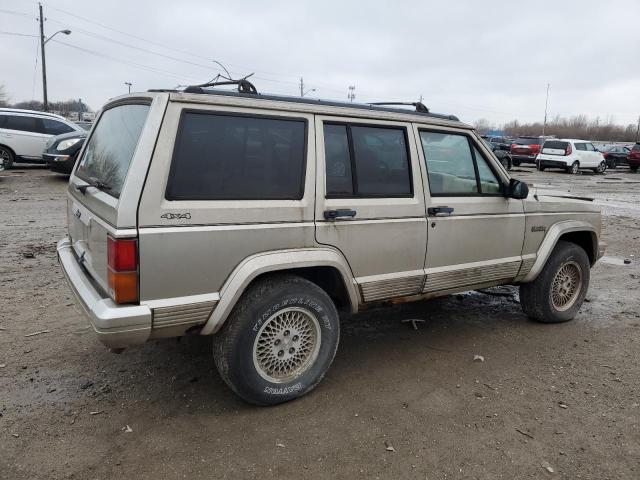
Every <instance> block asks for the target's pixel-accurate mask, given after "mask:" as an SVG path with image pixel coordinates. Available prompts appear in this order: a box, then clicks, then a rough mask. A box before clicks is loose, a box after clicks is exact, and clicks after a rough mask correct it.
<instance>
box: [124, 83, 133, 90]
mask: <svg viewBox="0 0 640 480" xmlns="http://www.w3.org/2000/svg"><path fill="white" fill-rule="evenodd" d="M124 84H125V85H126V86H127V87H129V93H131V85H133V83H131V82H124Z"/></svg>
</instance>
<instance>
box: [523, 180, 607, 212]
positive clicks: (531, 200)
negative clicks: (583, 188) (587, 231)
mask: <svg viewBox="0 0 640 480" xmlns="http://www.w3.org/2000/svg"><path fill="white" fill-rule="evenodd" d="M525 211H526V212H528V213H534V212H547V213H551V212H554V213H568V212H574V213H575V212H585V213H599V212H600V207H599V206H598V205H597V204H596V203H595V202H594V201H593V198H589V197H585V196H581V195H575V194H572V193H570V192H562V191H556V190H546V189H544V188H538V187H535V186H534V187H533V188H531V190H530V191H529V196H528V197H527V199H526V200H525Z"/></svg>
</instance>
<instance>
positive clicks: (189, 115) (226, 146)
mask: <svg viewBox="0 0 640 480" xmlns="http://www.w3.org/2000/svg"><path fill="white" fill-rule="evenodd" d="M305 132H306V123H305V121H304V120H298V119H280V118H267V117H258V116H256V117H249V116H240V115H221V114H212V113H205V112H185V113H184V114H183V115H182V119H181V122H180V128H179V130H178V136H177V138H176V145H175V149H174V152H173V161H172V163H171V171H170V173H169V182H168V185H167V192H166V197H167V199H169V200H297V199H301V198H302V196H303V194H304V174H305V138H306V133H305Z"/></svg>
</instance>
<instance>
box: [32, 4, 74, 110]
mask: <svg viewBox="0 0 640 480" xmlns="http://www.w3.org/2000/svg"><path fill="white" fill-rule="evenodd" d="M38 8H39V9H40V50H41V52H42V94H43V95H42V96H43V99H42V100H43V101H42V109H43V110H44V111H45V112H46V111H47V110H49V100H48V98H47V60H46V57H45V54H44V53H45V51H44V46H45V44H46V43H47V42H48V41H49V40H51V39H52V38H53V37H55V36H56V35H57V34H59V33H64V34H65V35H70V34H71V30H58V31H57V32H56V33H54V34H53V35H51V36H50V37H49V38H47V39H45V37H44V14H43V13H42V4H41V3H39V4H38Z"/></svg>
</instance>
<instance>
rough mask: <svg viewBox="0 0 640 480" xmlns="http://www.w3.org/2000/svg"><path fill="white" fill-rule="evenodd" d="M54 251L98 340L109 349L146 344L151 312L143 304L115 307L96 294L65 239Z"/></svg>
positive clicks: (96, 291)
mask: <svg viewBox="0 0 640 480" xmlns="http://www.w3.org/2000/svg"><path fill="white" fill-rule="evenodd" d="M57 250H58V261H59V262H60V266H61V267H62V271H63V273H64V276H65V278H66V279H67V283H68V284H69V286H70V287H71V290H72V292H73V294H74V296H75V297H76V302H77V303H78V305H80V306H81V307H82V309H83V310H84V312H85V314H86V316H87V317H88V318H89V322H90V323H91V326H92V327H93V330H94V331H95V332H96V334H97V335H98V339H99V340H100V341H101V342H102V343H103V344H105V345H106V346H107V347H109V348H124V347H129V346H131V345H138V344H141V343H144V342H146V341H147V339H148V338H149V334H150V333H151V309H150V308H149V307H147V306H144V305H118V304H116V303H115V302H114V301H113V300H111V299H110V298H105V297H104V296H103V295H102V294H101V293H100V292H98V290H96V288H95V287H94V285H93V283H92V281H91V279H90V278H89V276H88V275H87V273H86V271H85V270H84V269H83V268H82V266H81V265H80V264H79V263H78V261H77V260H76V256H75V254H74V252H73V248H72V246H71V241H70V239H69V238H68V237H65V238H64V239H62V240H60V241H59V242H58V247H57Z"/></svg>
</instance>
